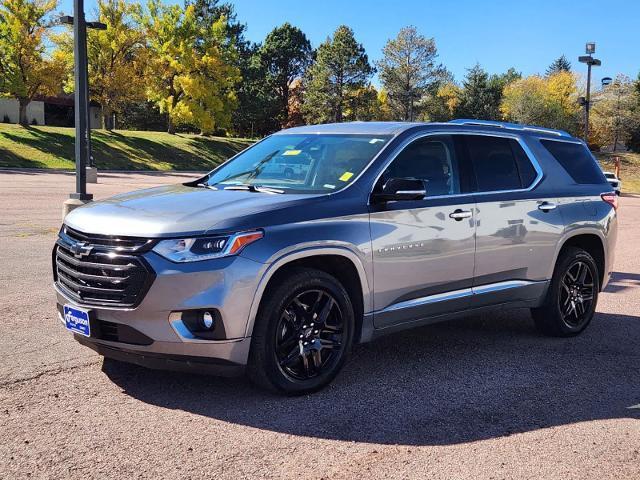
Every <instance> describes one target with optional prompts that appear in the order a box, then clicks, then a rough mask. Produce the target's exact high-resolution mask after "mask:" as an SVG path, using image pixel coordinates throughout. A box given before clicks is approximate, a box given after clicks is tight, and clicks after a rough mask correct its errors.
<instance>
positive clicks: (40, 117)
mask: <svg viewBox="0 0 640 480" xmlns="http://www.w3.org/2000/svg"><path fill="white" fill-rule="evenodd" d="M5 116H7V117H9V121H10V122H11V123H18V121H19V120H20V104H19V103H18V100H16V99H15V98H0V121H4V117H5ZM27 120H28V121H29V125H31V124H32V123H33V121H34V120H35V121H36V122H37V123H38V125H44V102H30V103H29V105H27Z"/></svg>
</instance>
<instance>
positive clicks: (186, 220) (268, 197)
mask: <svg viewBox="0 0 640 480" xmlns="http://www.w3.org/2000/svg"><path fill="white" fill-rule="evenodd" d="M318 197H319V196H318V195H294V194H268V193H254V192H248V191H242V190H211V189H207V188H194V187H188V186H186V185H180V184H178V185H167V186H162V187H156V188H150V189H146V190H138V191H134V192H130V193H123V194H120V195H116V196H114V197H111V198H108V199H106V200H99V201H96V202H91V203H89V204H87V205H84V206H82V207H80V208H77V209H75V210H73V211H72V212H71V213H69V215H67V217H66V218H65V220H64V223H65V224H66V225H68V226H69V227H71V228H74V229H76V230H80V231H81V232H85V233H94V234H99V235H121V236H131V237H147V238H151V237H166V236H171V235H184V234H201V233H204V232H206V231H209V230H219V231H223V230H227V229H232V228H234V227H238V226H241V224H242V219H243V218H246V217H248V216H252V218H253V219H254V221H255V218H256V217H255V214H257V213H262V212H273V211H274V210H279V209H282V208H285V207H290V206H293V205H295V204H296V203H301V202H306V201H309V200H311V199H313V198H318ZM266 218H267V217H266V216H265V219H264V220H263V221H264V223H263V224H261V225H248V226H245V227H244V228H258V227H261V226H265V224H266ZM260 223H262V222H260Z"/></svg>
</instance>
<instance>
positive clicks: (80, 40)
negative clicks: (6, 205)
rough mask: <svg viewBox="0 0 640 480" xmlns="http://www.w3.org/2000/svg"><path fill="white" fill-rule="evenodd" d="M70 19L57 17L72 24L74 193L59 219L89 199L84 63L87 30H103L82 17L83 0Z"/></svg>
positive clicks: (76, 4)
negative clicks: (74, 136) (74, 131)
mask: <svg viewBox="0 0 640 480" xmlns="http://www.w3.org/2000/svg"><path fill="white" fill-rule="evenodd" d="M73 13H74V15H73V17H71V16H63V17H60V23H62V24H67V25H73V57H74V81H75V85H74V117H75V118H74V120H75V127H76V138H75V161H76V191H75V192H74V193H71V194H70V195H69V199H68V200H66V201H65V202H64V206H63V209H62V218H63V220H64V217H65V216H66V214H67V213H69V212H70V211H71V210H73V209H74V208H76V207H79V206H81V205H84V204H85V203H88V202H90V201H91V200H92V199H93V195H91V194H90V193H87V159H89V158H90V157H91V137H90V132H89V128H90V123H89V78H88V60H87V27H89V28H97V29H100V30H104V29H106V28H107V26H106V25H105V24H103V23H99V22H87V21H86V20H85V18H84V0H73Z"/></svg>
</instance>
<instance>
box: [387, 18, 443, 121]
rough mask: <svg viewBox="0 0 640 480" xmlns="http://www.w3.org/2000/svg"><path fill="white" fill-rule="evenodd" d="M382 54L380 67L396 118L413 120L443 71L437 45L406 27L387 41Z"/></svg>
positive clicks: (431, 39) (413, 28)
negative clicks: (424, 97) (427, 92)
mask: <svg viewBox="0 0 640 480" xmlns="http://www.w3.org/2000/svg"><path fill="white" fill-rule="evenodd" d="M382 53H383V55H384V57H383V58H382V60H380V61H379V62H378V68H379V71H380V80H381V81H382V85H383V87H384V89H385V90H386V91H387V93H388V98H389V104H390V107H391V108H392V109H393V111H394V113H395V116H396V117H397V118H401V119H402V120H408V121H413V120H414V119H415V118H416V117H417V114H418V112H417V108H416V107H417V103H418V102H419V101H420V99H421V98H422V97H423V96H424V94H425V92H426V91H427V89H428V88H429V87H431V86H433V85H435V84H436V83H437V82H438V80H439V79H440V76H441V73H442V70H443V68H442V66H441V65H438V64H436V63H435V62H436V59H437V57H438V50H437V48H436V43H435V41H434V40H433V38H426V37H424V36H422V35H420V34H419V33H418V31H417V29H416V28H415V27H404V28H403V29H401V30H400V32H399V33H398V35H397V37H396V38H394V39H392V40H389V41H388V42H387V44H386V45H385V47H384V49H383V50H382Z"/></svg>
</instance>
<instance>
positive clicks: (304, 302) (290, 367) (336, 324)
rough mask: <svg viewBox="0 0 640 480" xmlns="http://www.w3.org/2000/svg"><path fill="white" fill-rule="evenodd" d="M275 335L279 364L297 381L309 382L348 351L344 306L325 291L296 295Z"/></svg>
mask: <svg viewBox="0 0 640 480" xmlns="http://www.w3.org/2000/svg"><path fill="white" fill-rule="evenodd" d="M275 333H276V338H275V349H274V350H275V355H276V358H277V361H278V365H279V367H280V368H281V369H282V372H283V373H284V374H285V375H287V376H289V377H291V378H292V379H294V380H308V379H310V378H313V377H316V376H318V375H319V374H321V373H322V372H323V371H326V370H327V369H331V368H332V366H333V364H334V363H335V361H336V359H338V358H340V354H341V351H342V350H343V348H344V343H343V334H344V320H343V318H342V312H341V310H340V306H339V305H338V302H337V301H336V299H335V298H334V297H333V296H332V295H331V293H329V292H327V291H323V290H305V291H303V292H301V293H299V294H298V295H296V296H295V297H294V298H293V299H292V300H291V302H290V303H289V304H288V305H287V306H286V307H285V308H284V310H283V311H282V314H281V315H280V321H279V323H278V326H277V328H276V332H275Z"/></svg>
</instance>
